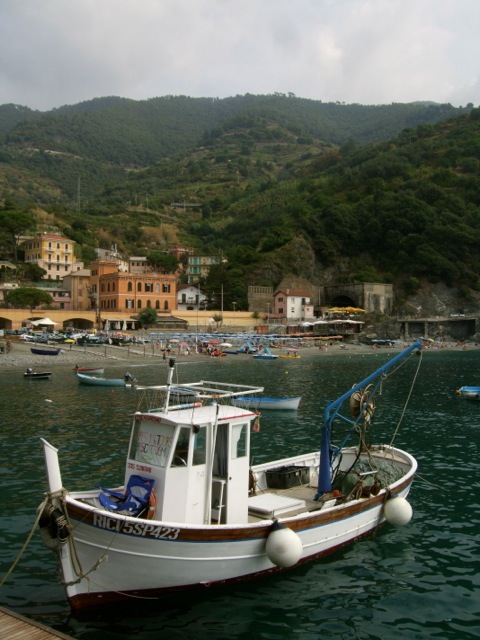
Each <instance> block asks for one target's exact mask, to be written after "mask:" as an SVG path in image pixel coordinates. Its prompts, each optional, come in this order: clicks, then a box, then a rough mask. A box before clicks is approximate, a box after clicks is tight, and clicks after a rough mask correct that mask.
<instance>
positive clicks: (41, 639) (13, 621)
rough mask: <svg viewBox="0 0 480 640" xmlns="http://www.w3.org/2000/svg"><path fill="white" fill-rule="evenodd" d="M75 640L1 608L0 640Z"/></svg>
mask: <svg viewBox="0 0 480 640" xmlns="http://www.w3.org/2000/svg"><path fill="white" fill-rule="evenodd" d="M55 638H63V640H73V638H72V637H71V636H66V635H65V634H64V633H60V632H59V631H53V630H52V629H49V628H48V627H46V626H44V625H42V624H40V623H39V622H33V621H32V620H28V618H25V617H24V616H21V615H19V614H18V613H12V612H11V611H8V610H7V609H4V608H3V607H0V640H55Z"/></svg>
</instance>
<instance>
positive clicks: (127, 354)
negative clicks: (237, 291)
mask: <svg viewBox="0 0 480 640" xmlns="http://www.w3.org/2000/svg"><path fill="white" fill-rule="evenodd" d="M10 345H11V346H10V351H9V352H8V353H0V373H1V372H8V371H9V370H18V369H26V368H27V367H31V368H32V369H33V370H34V371H41V370H46V369H48V370H50V369H52V368H54V367H59V366H65V365H66V364H67V365H72V367H74V366H75V365H76V364H78V365H80V366H98V365H99V364H100V363H101V364H105V365H106V364H107V363H108V362H110V363H111V364H112V365H113V364H115V363H120V362H125V363H126V364H127V363H131V364H148V363H151V362H153V361H159V362H161V361H162V360H163V359H164V358H163V351H162V348H161V346H160V345H155V344H151V343H150V344H141V345H140V344H137V345H135V344H130V345H125V346H121V347H117V346H113V345H102V346H100V347H83V346H79V345H75V344H72V345H69V344H66V345H60V348H61V353H59V354H58V356H42V355H36V354H32V353H31V351H30V348H31V347H32V346H33V345H32V344H30V343H24V342H21V341H12V342H11V343H10ZM36 346H40V347H42V346H44V347H45V348H47V349H48V348H50V349H52V348H56V347H54V346H51V345H50V346H48V345H36ZM403 346H404V345H403V343H401V342H398V343H396V344H395V346H393V347H388V348H387V347H377V348H375V347H372V346H371V345H365V344H348V343H345V344H343V343H335V344H332V345H328V346H324V347H323V348H321V349H319V348H318V347H317V346H313V345H312V346H302V347H301V348H300V350H299V354H300V355H301V356H305V357H306V356H309V357H326V356H328V355H332V354H337V355H340V354H344V355H352V354H368V353H375V352H378V351H380V350H387V349H388V351H389V352H391V351H392V350H394V351H401V350H402V348H403ZM425 348H426V349H427V350H434V349H437V348H439V349H442V350H443V349H451V350H459V351H460V350H463V351H465V350H478V348H479V346H478V345H477V344H473V343H471V344H468V345H465V344H461V343H453V342H450V343H444V344H442V346H441V347H436V346H434V345H425ZM284 351H285V350H284V349H272V352H273V353H277V354H280V353H282V352H284ZM170 355H172V356H175V357H179V358H182V357H185V356H184V355H183V353H182V352H180V353H179V352H176V351H172V352H171V354H170ZM192 357H198V358H203V359H204V358H206V357H207V356H206V355H204V354H196V353H195V351H194V349H192V350H190V353H189V358H192ZM227 357H228V356H227Z"/></svg>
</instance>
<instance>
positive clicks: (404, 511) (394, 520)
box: [383, 496, 413, 525]
mask: <svg viewBox="0 0 480 640" xmlns="http://www.w3.org/2000/svg"><path fill="white" fill-rule="evenodd" d="M383 513H384V515H385V519H386V521H387V522H389V523H390V524H395V525H404V524H408V523H409V522H410V520H411V519H412V515H413V511H412V507H411V505H410V503H409V502H408V501H407V500H406V499H405V498H402V497H400V496H398V497H397V498H391V499H390V500H387V502H386V503H385V506H384V508H383Z"/></svg>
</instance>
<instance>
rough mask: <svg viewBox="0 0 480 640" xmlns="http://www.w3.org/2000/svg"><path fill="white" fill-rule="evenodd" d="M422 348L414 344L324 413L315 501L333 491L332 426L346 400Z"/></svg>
mask: <svg viewBox="0 0 480 640" xmlns="http://www.w3.org/2000/svg"><path fill="white" fill-rule="evenodd" d="M421 348H422V343H421V342H420V341H417V342H414V343H413V344H411V345H410V346H409V347H407V348H406V349H405V350H404V351H402V352H401V353H399V354H398V355H397V356H395V357H394V358H392V359H391V360H389V361H388V362H387V363H385V364H384V365H383V366H382V367H380V368H378V369H377V370H376V371H374V372H373V373H372V374H371V375H369V376H368V377H367V378H365V379H364V380H362V382H359V383H358V384H356V385H354V386H353V387H352V388H351V389H349V390H348V391H346V392H345V393H344V394H343V395H341V396H340V397H339V398H337V399H336V400H334V401H333V402H329V403H328V404H327V407H326V409H325V412H324V417H323V428H322V440H321V447H320V471H319V474H318V489H317V494H316V495H315V498H314V500H318V499H319V498H320V497H321V496H322V495H323V494H324V493H329V492H330V491H331V490H332V473H331V438H332V425H333V421H334V420H335V418H336V416H337V413H338V411H339V410H340V408H341V406H342V404H343V403H344V402H345V400H348V398H350V396H351V395H352V394H354V393H355V392H356V391H360V390H361V389H363V388H365V387H366V386H367V385H368V384H370V383H371V382H373V381H374V380H376V379H377V378H378V377H379V376H381V375H384V374H386V373H387V371H389V370H390V369H391V368H392V367H394V366H395V365H396V364H398V363H399V362H400V361H401V360H403V359H404V358H405V357H406V356H408V355H409V354H410V353H412V351H416V350H417V349H421Z"/></svg>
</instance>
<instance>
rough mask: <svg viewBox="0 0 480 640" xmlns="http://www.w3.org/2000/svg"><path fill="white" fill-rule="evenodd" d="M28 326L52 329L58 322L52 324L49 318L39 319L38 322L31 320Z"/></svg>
mask: <svg viewBox="0 0 480 640" xmlns="http://www.w3.org/2000/svg"><path fill="white" fill-rule="evenodd" d="M30 324H33V325H34V326H35V327H53V326H54V325H56V324H58V322H54V321H53V320H50V318H40V320H32V321H31V323H30Z"/></svg>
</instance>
